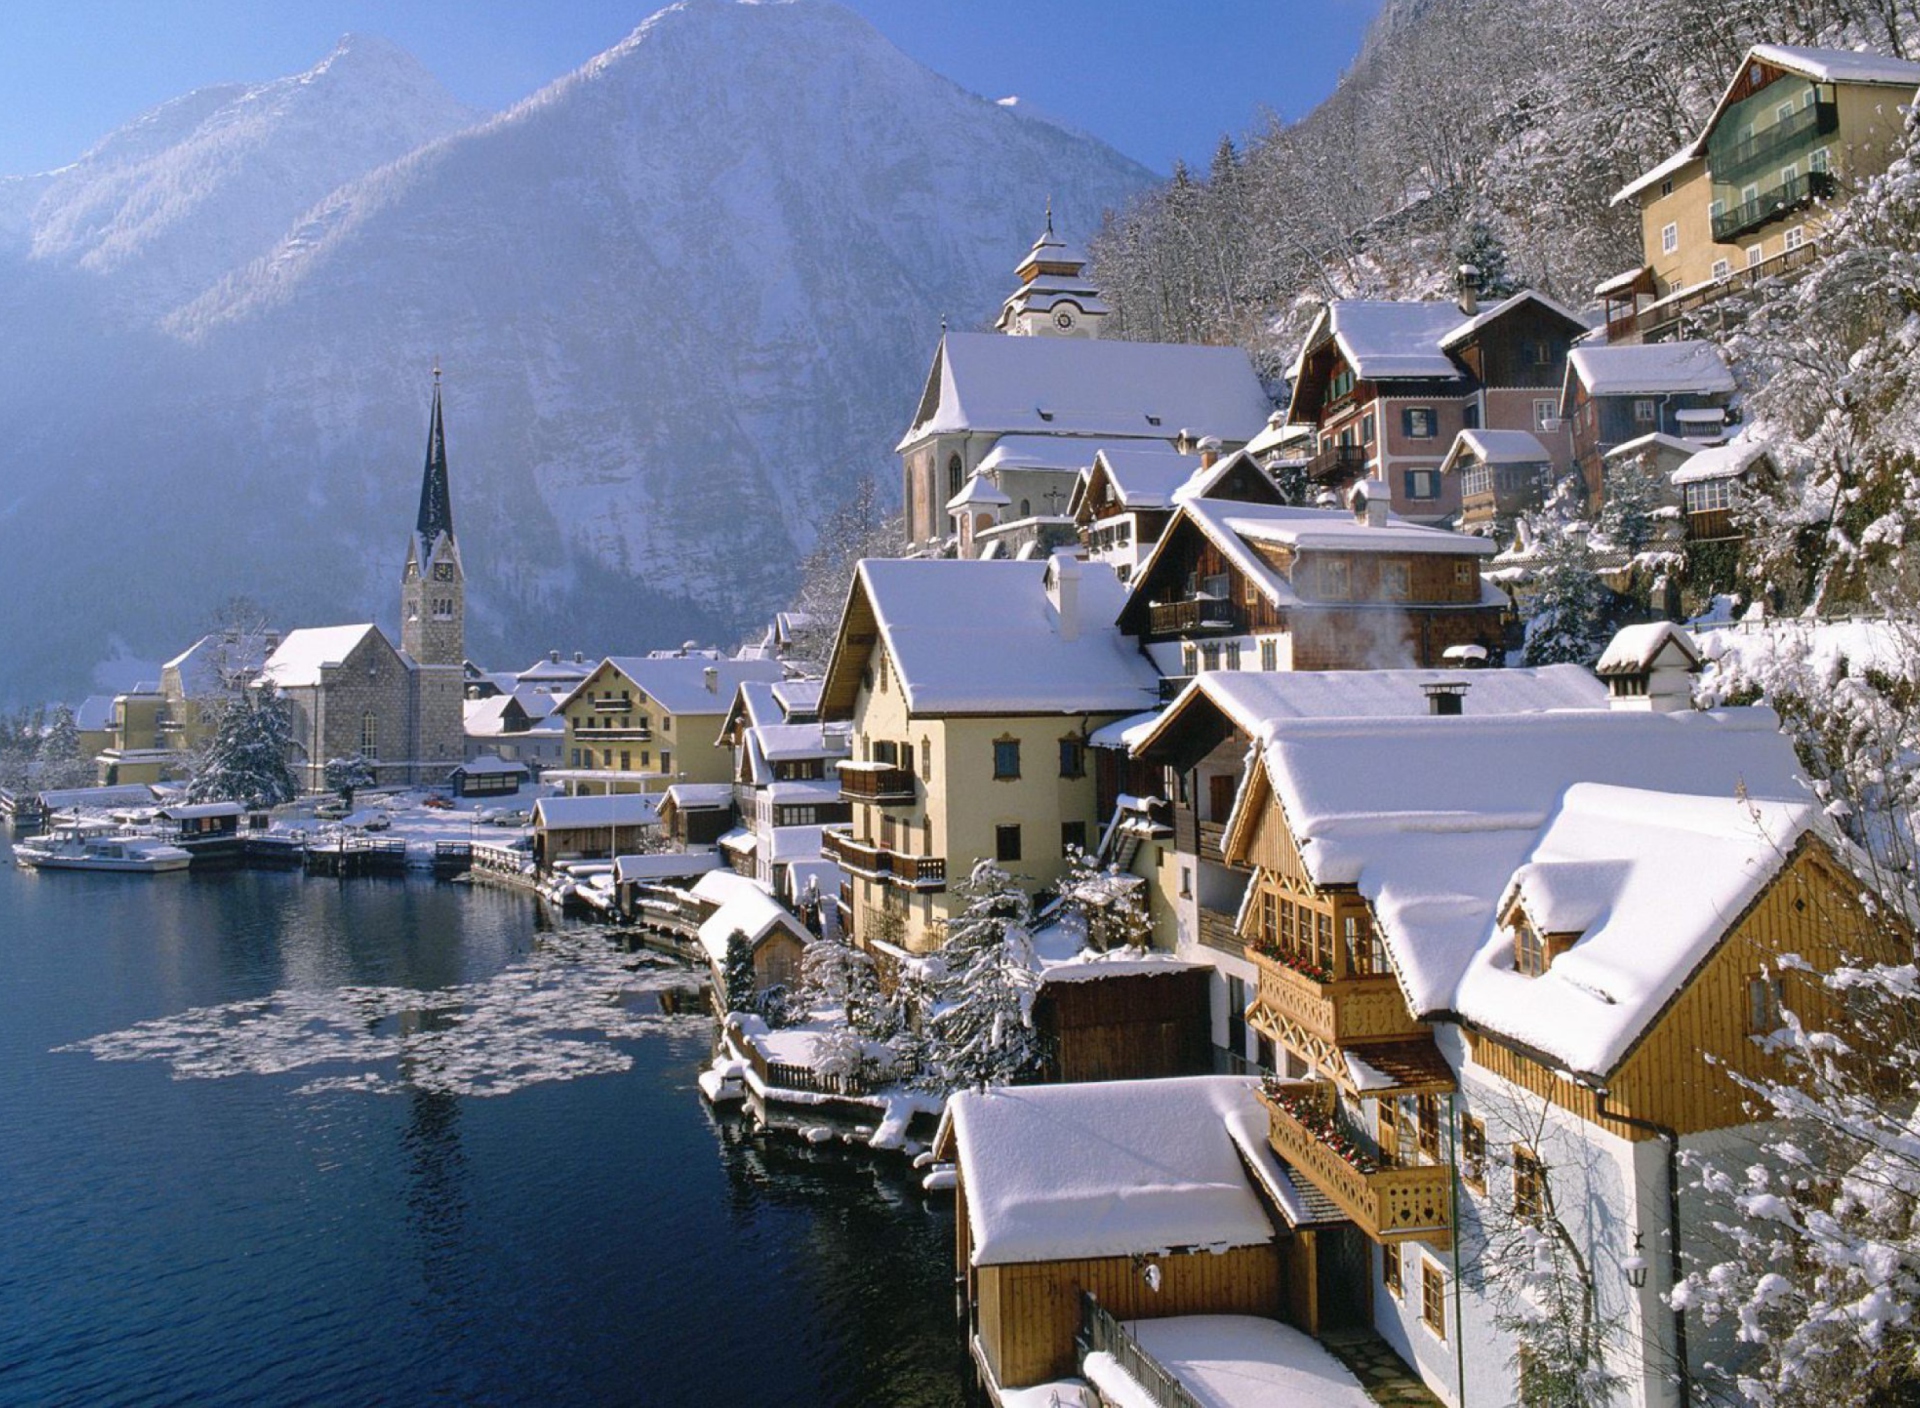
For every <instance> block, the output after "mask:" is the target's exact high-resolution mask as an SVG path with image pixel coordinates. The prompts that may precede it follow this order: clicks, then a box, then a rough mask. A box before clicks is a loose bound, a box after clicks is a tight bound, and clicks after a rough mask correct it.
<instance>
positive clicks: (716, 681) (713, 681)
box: [700, 665, 720, 694]
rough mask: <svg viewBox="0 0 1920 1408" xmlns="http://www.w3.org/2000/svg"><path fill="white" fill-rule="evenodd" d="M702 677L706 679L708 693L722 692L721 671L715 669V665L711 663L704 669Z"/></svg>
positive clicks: (701, 673)
mask: <svg viewBox="0 0 1920 1408" xmlns="http://www.w3.org/2000/svg"><path fill="white" fill-rule="evenodd" d="M700 678H701V679H703V680H705V681H706V684H707V693H708V694H718V693H719V692H720V672H719V671H718V670H716V669H714V668H713V666H711V665H709V666H707V668H706V669H704V670H702V671H701V672H700Z"/></svg>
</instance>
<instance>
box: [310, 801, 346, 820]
mask: <svg viewBox="0 0 1920 1408" xmlns="http://www.w3.org/2000/svg"><path fill="white" fill-rule="evenodd" d="M351 810H352V808H351V807H349V806H348V805H347V804H346V803H345V802H340V801H333V802H322V803H321V804H320V805H319V806H317V807H315V808H314V809H313V814H314V815H315V816H316V817H318V818H319V819H320V820H321V821H338V820H340V818H341V817H343V816H345V815H347V813H348V812H350V811H351Z"/></svg>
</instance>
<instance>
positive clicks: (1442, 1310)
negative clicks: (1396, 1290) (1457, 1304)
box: [1420, 1256, 1447, 1344]
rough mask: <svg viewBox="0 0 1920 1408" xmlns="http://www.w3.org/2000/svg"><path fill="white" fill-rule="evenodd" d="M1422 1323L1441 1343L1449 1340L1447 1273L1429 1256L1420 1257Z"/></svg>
mask: <svg viewBox="0 0 1920 1408" xmlns="http://www.w3.org/2000/svg"><path fill="white" fill-rule="evenodd" d="M1420 1323H1421V1324H1422V1325H1424V1326H1426V1329H1427V1333H1428V1334H1430V1335H1432V1336H1433V1337H1434V1338H1435V1339H1437V1340H1439V1341H1440V1343H1442V1344H1445V1343H1446V1342H1447V1273H1446V1271H1445V1270H1444V1269H1443V1268H1442V1267H1441V1265H1440V1263H1439V1262H1437V1261H1435V1260H1434V1259H1433V1258H1432V1257H1428V1256H1423V1257H1421V1258H1420Z"/></svg>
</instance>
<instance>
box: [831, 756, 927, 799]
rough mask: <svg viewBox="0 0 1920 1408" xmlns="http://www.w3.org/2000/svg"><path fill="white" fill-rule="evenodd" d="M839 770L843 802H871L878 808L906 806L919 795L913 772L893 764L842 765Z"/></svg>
mask: <svg viewBox="0 0 1920 1408" xmlns="http://www.w3.org/2000/svg"><path fill="white" fill-rule="evenodd" d="M838 766H839V769H840V799H841V800H842V801H844V802H869V803H874V804H877V805H879V806H883V807H885V806H904V805H907V804H910V803H911V802H912V801H913V800H914V798H915V796H916V795H917V794H916V792H915V791H914V782H913V772H912V771H911V769H908V768H902V767H895V766H894V765H893V764H891V763H853V762H843V763H840V764H839V765H838Z"/></svg>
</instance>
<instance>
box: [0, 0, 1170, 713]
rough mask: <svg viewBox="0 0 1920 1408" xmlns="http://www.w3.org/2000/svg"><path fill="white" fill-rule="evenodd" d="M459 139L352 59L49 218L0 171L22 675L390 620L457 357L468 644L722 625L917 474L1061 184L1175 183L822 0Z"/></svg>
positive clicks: (1119, 191) (267, 94)
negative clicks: (939, 341)
mask: <svg viewBox="0 0 1920 1408" xmlns="http://www.w3.org/2000/svg"><path fill="white" fill-rule="evenodd" d="M343 58H344V59H346V60H350V61H353V62H349V63H347V64H345V65H344V67H346V68H349V69H352V68H356V67H357V68H359V69H361V70H362V77H363V79H364V80H365V82H366V85H367V88H384V89H387V90H389V91H388V94H387V96H385V97H382V98H381V99H379V100H378V101H376V102H373V103H370V104H368V105H366V106H365V107H362V108H358V109H356V112H357V114H358V116H356V118H355V119H354V121H353V122H351V123H349V122H348V121H346V119H344V118H343V117H339V116H334V117H327V116H325V115H319V116H316V113H318V110H319V108H320V107H321V106H322V104H321V103H320V102H318V101H315V99H314V94H313V92H312V90H313V89H315V88H316V87H318V88H325V87H327V86H328V84H329V83H330V82H331V81H333V80H334V79H337V78H339V77H340V76H341V75H340V74H339V73H338V70H340V69H341V68H342V67H343V63H342V60H343ZM367 70H372V71H373V72H371V73H368V72H366V71H367ZM303 85H304V86H303ZM342 86H350V85H342ZM361 91H366V89H362V90H361ZM269 110H270V111H271V116H270V117H268V116H264V115H261V116H257V117H242V116H241V115H240V114H243V113H256V114H266V113H268V112H269ZM382 110H384V111H388V112H390V113H391V114H392V116H393V120H394V126H395V130H394V131H393V132H391V133H389V134H388V135H389V136H392V137H394V138H395V141H394V144H393V145H392V148H391V149H390V150H387V149H382V147H381V143H380V141H379V140H377V137H376V134H375V132H374V131H373V128H372V125H368V126H366V127H365V128H364V129H362V128H361V127H360V126H358V125H357V124H358V123H359V122H360V121H361V119H362V118H369V119H370V118H371V117H372V116H373V115H375V114H376V113H378V112H379V111H382ZM462 119H463V115H462V114H461V113H460V111H459V110H458V109H457V107H456V106H455V105H452V104H451V103H450V102H448V101H446V100H445V99H444V95H440V94H438V90H437V88H436V87H434V86H433V85H432V82H431V80H430V79H427V78H426V77H425V75H424V74H422V73H421V72H420V71H419V70H418V69H417V67H415V66H413V65H412V64H411V61H409V60H407V59H405V57H404V56H403V55H399V54H398V53H397V52H396V51H394V50H392V49H391V48H390V47H389V46H385V45H379V46H377V47H376V46H371V45H367V44H365V43H364V42H363V41H358V40H356V41H354V42H352V43H351V44H349V45H348V46H346V47H345V48H344V49H343V50H342V51H340V52H339V53H336V54H335V55H334V56H333V57H332V58H331V59H330V60H329V61H328V63H327V64H323V65H322V66H320V68H318V69H316V70H314V71H313V72H312V73H310V74H307V75H303V76H302V77H301V78H299V79H292V80H286V81H284V82H283V83H281V84H271V85H265V86H263V87H261V88H258V89H251V90H239V89H232V90H216V91H215V92H214V93H211V94H208V93H202V94H196V95H193V96H192V97H190V98H188V99H183V100H180V102H179V103H176V104H170V105H168V106H167V107H165V108H162V109H160V110H158V112H156V113H155V114H152V115H150V116H149V117H148V118H147V119H143V121H142V122H141V123H136V124H134V126H133V127H132V128H129V129H127V130H126V131H123V132H121V133H118V134H115V135H114V136H113V137H110V138H108V139H107V140H106V141H104V142H102V143H101V144H100V145H99V146H97V147H96V148H95V149H94V151H93V152H91V153H89V154H88V156H87V157H86V158H84V159H83V160H82V161H81V162H80V163H77V164H76V166H74V167H70V168H67V169H66V170H65V171H63V172H60V173H55V174H54V175H52V176H49V177H42V178H37V183H38V187H39V194H38V197H37V200H38V203H37V205H36V206H35V208H34V214H33V222H32V226H31V230H30V238H28V239H21V240H14V239H11V238H10V237H9V236H8V234H7V231H8V230H10V229H11V228H13V223H14V221H15V220H16V219H17V216H16V215H13V214H9V213H7V212H8V211H9V210H16V211H17V209H18V206H19V205H20V203H21V190H20V188H21V184H22V183H14V184H15V190H14V191H13V192H12V193H11V194H8V193H6V192H4V191H0V317H7V318H10V319H11V320H12V321H14V323H15V324H16V325H18V326H21V327H23V328H26V329H29V330H30V332H31V341H32V342H33V344H34V345H33V347H32V349H31V351H28V350H27V349H25V348H23V347H22V346H21V345H20V344H19V343H14V344H12V345H11V346H7V347H0V475H4V480H0V482H4V483H5V484H6V485H7V488H6V489H5V490H4V491H0V588H3V589H4V590H5V591H6V592H7V593H8V596H9V598H10V600H11V601H12V602H14V603H15V604H16V605H25V606H27V608H28V609H25V610H22V611H20V612H18V613H17V614H16V613H10V618H11V620H12V621H13V623H14V624H12V625H11V626H10V627H9V635H10V636H23V637H25V638H24V639H15V640H11V641H9V645H10V647H11V650H10V654H11V656H12V658H13V659H14V660H15V661H16V662H18V664H19V665H20V668H21V672H22V676H23V678H21V679H15V678H12V677H11V672H9V677H7V678H6V679H5V680H4V686H3V687H0V694H9V695H25V694H27V693H28V692H29V688H30V687H33V688H51V687H54V686H55V685H56V684H60V683H64V681H65V680H66V679H70V678H71V677H72V667H73V666H76V665H77V666H79V667H80V668H81V669H84V667H85V666H86V665H87V664H89V663H91V661H92V660H93V659H95V658H97V657H98V655H99V654H100V653H104V652H103V651H102V650H101V649H100V642H101V641H103V640H104V639H105V637H106V635H107V634H108V633H109V632H112V631H118V633H119V634H121V635H123V636H125V637H126V638H127V639H128V640H129V642H130V643H131V644H132V645H133V646H134V648H135V649H136V650H141V649H144V650H146V651H148V652H150V653H155V654H157V653H159V652H162V651H165V650H167V649H169V648H173V647H177V645H178V643H179V641H180V639H181V638H182V637H183V636H184V635H186V633H187V632H189V631H190V630H192V629H193V628H194V627H195V626H196V625H198V624H199V622H200V621H202V620H203V619H204V618H205V616H206V614H207V612H208V610H209V609H210V607H211V605H212V604H213V603H215V602H217V601H218V600H219V599H220V598H221V597H223V596H224V595H226V594H227V593H230V592H232V591H235V590H245V591H249V592H251V593H252V594H253V595H255V596H257V597H259V598H261V599H262V600H263V601H264V602H265V604H267V605H268V606H269V608H270V609H272V610H273V612H274V614H275V615H276V616H277V617H279V618H280V619H282V620H283V621H284V622H285V624H288V625H299V624H312V623H316V622H320V621H326V620H335V619H343V620H351V619H364V618H365V616H366V614H367V613H368V612H369V611H372V612H374V613H376V614H377V615H378V616H379V617H380V618H382V619H390V618H391V616H392V613H393V611H394V610H395V604H394V599H395V596H396V592H395V589H394V586H393V583H394V579H395V575H396V572H397V567H398V555H399V551H400V546H401V543H402V539H403V534H404V530H405V527H406V524H407V522H408V519H409V517H410V513H411V500H412V497H413V495H414V494H415V492H416V490H417V482H418V480H417V476H418V473H419V464H420V458H421V452H422V448H423V445H424V436H425V415H426V396H427V378H426V370H427V367H428V366H429V364H430V362H431V360H432V359H433V358H434V357H435V356H436V355H437V356H438V357H439V358H440V360H441V362H442V364H443V365H444V366H445V368H446V399H447V433H448V444H449V453H450V456H451V459H452V464H453V472H454V476H455V496H456V503H455V513H456V518H457V522H458V526H459V531H460V534H461V539H462V544H463V548H464V552H465V558H466V563H467V570H468V576H469V581H470V584H471V591H472V596H471V601H472V611H473V620H472V621H471V629H470V639H471V640H472V641H473V648H474V649H475V650H476V652H478V653H480V654H482V655H485V656H489V657H500V658H505V659H506V660H508V661H509V662H511V661H512V660H514V659H517V658H518V657H519V656H521V655H528V656H531V654H532V653H533V652H534V651H535V650H537V649H542V648H545V647H547V646H549V645H565V646H567V647H568V648H574V647H576V646H579V647H583V648H596V649H597V648H602V647H606V648H614V647H623V648H629V649H630V648H634V647H638V646H644V645H650V644H662V643H677V642H678V641H679V640H680V639H682V638H684V637H685V636H687V635H695V634H698V635H705V636H709V637H718V636H722V635H725V634H727V633H728V632H729V631H731V630H733V629H734V628H737V627H738V626H740V625H743V624H745V623H746V622H748V621H750V620H753V619H755V618H756V617H758V616H760V615H762V614H763V613H764V612H765V611H766V610H767V609H768V608H769V607H770V606H771V605H773V604H774V603H775V602H776V601H777V600H778V599H779V598H780V596H781V594H782V593H783V592H784V591H785V590H786V589H787V587H788V585H789V584H790V574H791V567H792V563H793V561H794V559H795V558H796V556H797V554H798V550H799V549H801V548H804V547H805V546H806V545H807V544H808V543H809V541H810V535H811V525H812V524H813V523H814V522H815V521H816V520H817V519H818V518H819V517H820V516H822V515H823V514H824V513H825V512H827V511H828V510H830V509H831V508H832V507H833V506H834V505H836V504H837V503H839V502H840V501H842V500H843V499H844V498H845V497H846V496H847V495H848V494H849V493H850V492H851V489H852V487H853V485H854V484H855V483H856V482H857V480H858V479H859V478H860V477H861V476H863V475H868V474H877V475H879V476H880V477H881V480H882V483H883V484H884V485H886V486H887V487H888V489H889V491H890V492H891V491H892V487H893V485H894V483H895V470H894V461H893V460H892V457H891V456H890V454H889V450H890V448H891V446H892V444H893V442H894V440H895V439H896V438H897V436H898V434H899V432H900V430H901V428H902V426H903V425H904V422H905V419H906V417H907V415H908V413H909V411H910V409H911V405H912V401H913V397H914V395H915V393H916V392H917V389H918V385H919V382H920V379H921V378H922V376H923V375H924V373H925V368H926V364H927V361H928V359H929V358H930V356H931V354H932V350H933V345H934V342H935V340H936V338H937V337H938V334H939V327H940V321H941V318H942V317H943V316H946V317H949V318H950V319H951V320H952V321H953V323H954V324H955V325H956V326H960V327H970V326H974V325H976V324H978V323H979V322H981V321H982V320H984V319H985V318H986V317H988V316H989V315H990V314H991V313H992V312H993V311H994V309H995V308H996V307H997V305H998V302H999V299H1000V298H1001V297H1002V296H1003V295H1004V293H1005V291H1006V289H1007V288H1008V287H1009V286H1010V285H1011V282H1012V274H1011V270H1012V266H1013V264H1014V263H1015V261H1016V260H1017V258H1018V256H1019V255H1020V254H1021V253H1023V252H1024V250H1025V249H1026V247H1027V245H1028V244H1029V243H1030V242H1031V240H1032V238H1033V234H1034V230H1035V227H1036V225H1037V223H1038V220H1039V215H1040V211H1041V209H1042V206H1043V204H1044V202H1045V200H1046V198H1047V196H1048V195H1049V194H1051V195H1052V196H1053V198H1054V206H1055V210H1056V212H1059V213H1060V215H1061V217H1062V218H1063V220H1064V222H1065V223H1066V225H1067V227H1068V228H1069V229H1070V230H1071V231H1074V232H1076V233H1077V232H1090V231H1091V229H1092V228H1093V226H1094V225H1095V224H1096V223H1097V222H1098V220H1099V218H1100V214H1101V211H1102V210H1103V208H1106V207H1109V206H1115V205H1118V204H1121V203H1123V202H1124V201H1125V200H1126V199H1127V198H1128V197H1129V195H1130V194H1131V193H1133V192H1134V191H1136V190H1138V189H1140V188H1141V187H1143V186H1144V185H1145V184H1146V183H1147V182H1148V181H1149V180H1150V179H1151V178H1150V176H1149V174H1148V173H1147V172H1145V171H1144V170H1143V169H1141V168H1139V167H1137V166H1135V165H1134V164H1132V163H1131V162H1129V161H1127V160H1126V159H1125V158H1123V157H1121V156H1119V155H1118V154H1117V153H1115V152H1113V151H1112V150H1111V149H1109V148H1106V147H1104V146H1102V145H1100V144H1099V143H1096V142H1093V141H1091V140H1089V139H1086V138H1084V137H1078V136H1075V135H1073V134H1070V133H1067V132H1064V131H1062V130H1061V129H1060V128H1059V127H1057V126H1055V125H1053V124H1051V123H1048V122H1044V121H1037V120H1033V119H1029V118H1025V117H1022V116H1020V115H1018V114H1017V113H1016V112H1013V111H1010V110H1008V109H1007V108H1005V107H1002V106H1000V105H997V104H995V103H993V102H990V101H987V100H985V99H981V98H978V97H975V96H973V95H970V94H968V93H965V92H964V91H962V90H961V89H959V88H958V87H956V86H955V85H953V84H952V83H950V82H948V81H947V80H945V79H943V78H940V77H939V76H937V75H935V74H933V73H931V72H929V71H927V70H926V69H924V68H922V67H920V66H919V65H917V64H915V63H913V62H912V61H911V60H909V59H907V58H906V57H905V56H904V55H902V54H900V53H899V52H898V51H897V50H895V49H894V48H893V47H892V46H891V45H889V44H888V43H887V42H886V41H885V40H884V39H882V38H881V37H880V36H879V35H878V34H877V33H876V32H875V31H874V30H873V29H872V28H871V27H870V26H868V25H867V24H866V23H865V22H864V21H863V20H861V19H859V18H858V17H856V16H854V15H852V14H851V13H850V12H848V11H845V10H843V9H840V8H839V7H837V6H835V5H832V4H828V3H824V0H796V3H790V4H771V5H740V4H734V3H731V2H730V0H686V3H683V4H679V5H675V6H674V7H672V8H671V9H669V10H666V11H663V12H662V13H660V14H659V15H656V16H655V17H653V18H652V19H650V20H648V21H647V22H646V23H645V24H643V25H642V26H641V27H640V28H639V29H638V30H636V31H635V32H634V34H633V35H631V36H630V37H629V38H628V39H627V40H625V41H624V42H623V43H621V44H620V45H618V46H616V47H615V48H614V49H612V50H609V51H608V52H607V53H606V54H603V55H601V56H600V57H599V58H597V59H595V60H594V61H592V62H591V63H589V64H587V65H586V66H585V67H583V68H582V69H581V70H579V71H578V72H576V73H574V74H571V75H569V76H567V77H565V78H563V79H561V80H560V81H558V82H556V83H554V84H553V85H551V86H550V87H549V88H547V89H545V90H544V91H542V92H540V93H538V94H536V95H534V96H533V97H532V98H530V99H528V100H527V101H525V102H524V103H522V104H520V105H518V106H517V107H515V108H513V109H511V110H509V111H508V112H505V113H503V114H501V115H499V116H497V117H495V118H492V119H490V120H487V121H484V122H481V123H479V124H478V125H464V126H463V120H462ZM316 122H318V124H319V126H320V127H321V128H325V127H327V126H335V127H339V128H342V129H345V128H348V127H351V128H353V135H352V137H351V138H350V139H347V140H343V141H341V142H340V143H338V144H331V143H328V142H327V141H325V140H324V134H323V133H322V132H320V131H317V130H316V127H315V125H314V124H315V123H316ZM222 124H224V128H223V126H222ZM457 128H461V129H463V130H457V131H456V130H455V129H457ZM225 129H233V130H234V132H235V133H236V135H235V136H234V137H233V138H232V139H228V138H226V137H223V136H222V135H221V133H222V131H223V130H225ZM449 134H451V135H449ZM436 139H437V140H436ZM396 157H397V159H393V158H396ZM349 166H351V167H354V168H355V169H353V170H351V171H344V170H343V168H344V167H349ZM276 172H278V173H279V174H278V175H277V176H276V175H275V174H274V173H276ZM296 194H297V195H298V199H299V203H298V204H297V205H292V206H291V208H289V205H290V202H291V201H292V200H293V198H294V196H295V195H296ZM9 202H11V204H10V203H9ZM268 231H270V233H268ZM130 309H137V310H138V311H139V317H138V318H137V319H136V318H133V317H131V316H130V314H129V310H130ZM341 613H345V614H344V615H342V614H341ZM562 637H564V639H562ZM89 651H93V652H94V653H92V654H89V653H87V652H89ZM75 657H77V658H75ZM63 677H64V678H63Z"/></svg>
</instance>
